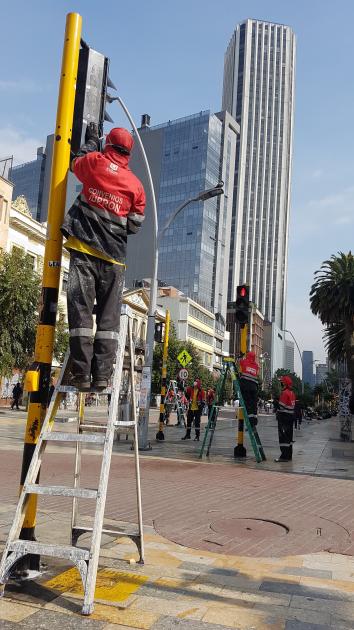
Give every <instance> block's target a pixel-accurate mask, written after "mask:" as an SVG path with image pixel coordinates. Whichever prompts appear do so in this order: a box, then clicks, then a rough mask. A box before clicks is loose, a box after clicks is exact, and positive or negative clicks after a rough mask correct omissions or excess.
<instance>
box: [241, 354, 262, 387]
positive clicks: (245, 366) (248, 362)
mask: <svg viewBox="0 0 354 630" xmlns="http://www.w3.org/2000/svg"><path fill="white" fill-rule="evenodd" d="M255 359H256V355H255V353H254V352H247V355H246V358H245V359H241V361H240V372H241V374H240V376H241V378H243V379H245V380H247V381H251V382H253V383H257V385H258V373H259V365H258V363H256V360H255Z"/></svg>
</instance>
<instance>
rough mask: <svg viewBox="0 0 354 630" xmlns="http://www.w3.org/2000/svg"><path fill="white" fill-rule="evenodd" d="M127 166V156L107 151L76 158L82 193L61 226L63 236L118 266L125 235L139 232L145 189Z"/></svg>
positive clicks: (124, 254)
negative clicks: (114, 262) (76, 239)
mask: <svg viewBox="0 0 354 630" xmlns="http://www.w3.org/2000/svg"><path fill="white" fill-rule="evenodd" d="M86 146H88V145H86ZM90 148H91V147H90ZM128 162H129V155H122V154H120V153H118V152H117V151H115V150H114V149H109V148H108V149H107V148H106V149H105V150H104V153H100V152H99V151H92V152H89V153H87V154H86V155H83V157H77V158H76V159H75V160H74V161H73V164H72V170H73V172H74V173H75V175H76V177H77V178H78V179H79V180H80V182H82V184H83V190H82V192H81V194H80V195H79V196H78V198H77V199H76V201H75V203H74V205H73V206H72V207H71V208H70V210H69V212H68V214H67V216H66V218H65V221H64V224H63V226H62V231H63V234H64V236H66V237H67V236H69V235H71V236H74V237H76V238H78V239H79V240H80V241H83V242H84V243H87V244H88V245H90V246H91V247H93V248H95V249H97V250H98V251H99V252H101V253H103V254H106V255H108V256H109V257H110V258H113V259H114V260H117V261H119V262H124V261H125V256H126V245H127V235H128V234H132V233H135V232H137V231H138V230H139V227H140V226H141V223H142V221H143V219H144V208H145V192H144V188H143V186H142V184H141V182H140V181H139V179H138V178H137V177H136V176H135V175H134V173H132V171H131V170H130V169H129V167H128Z"/></svg>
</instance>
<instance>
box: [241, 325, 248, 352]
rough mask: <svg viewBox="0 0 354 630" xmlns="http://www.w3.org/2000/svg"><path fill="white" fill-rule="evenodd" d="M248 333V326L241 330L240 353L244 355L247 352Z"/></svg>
mask: <svg viewBox="0 0 354 630" xmlns="http://www.w3.org/2000/svg"><path fill="white" fill-rule="evenodd" d="M247 332H248V326H247V324H245V325H244V326H242V328H241V338H240V351H241V353H242V354H246V352H247Z"/></svg>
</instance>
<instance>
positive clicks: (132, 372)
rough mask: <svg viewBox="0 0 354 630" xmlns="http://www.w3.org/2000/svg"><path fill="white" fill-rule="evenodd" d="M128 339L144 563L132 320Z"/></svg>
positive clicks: (139, 520)
mask: <svg viewBox="0 0 354 630" xmlns="http://www.w3.org/2000/svg"><path fill="white" fill-rule="evenodd" d="M128 340H129V354H130V384H131V400H132V419H133V422H134V464H135V481H136V498H137V511H138V528H139V554H140V559H139V563H140V564H144V556H145V550H144V526H143V511H142V501H141V479H140V466H139V437H138V423H137V415H136V392H135V370H134V346H133V331H132V321H131V319H129V321H128Z"/></svg>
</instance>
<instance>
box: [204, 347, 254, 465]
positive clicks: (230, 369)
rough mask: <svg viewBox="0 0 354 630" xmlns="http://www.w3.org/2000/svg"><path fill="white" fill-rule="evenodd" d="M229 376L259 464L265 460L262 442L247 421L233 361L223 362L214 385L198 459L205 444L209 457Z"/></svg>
mask: <svg viewBox="0 0 354 630" xmlns="http://www.w3.org/2000/svg"><path fill="white" fill-rule="evenodd" d="M229 374H230V376H231V380H232V387H233V391H234V394H235V396H237V398H238V399H239V401H240V406H241V408H242V409H243V415H244V422H245V425H246V427H247V430H248V435H249V438H250V441H251V445H252V449H253V452H254V455H255V458H256V461H257V463H260V462H262V461H265V460H266V456H265V453H264V450H263V446H262V442H261V439H260V437H259V434H258V431H257V428H256V427H255V428H254V429H253V428H252V425H251V422H250V420H249V417H248V413H247V409H246V405H245V402H244V400H243V396H242V393H241V388H240V384H239V381H238V376H237V369H236V364H235V361H234V360H232V361H224V366H223V371H222V374H221V376H220V378H219V380H218V382H217V385H216V395H215V399H214V402H213V405H212V407H211V410H210V413H209V417H208V422H207V426H206V428H205V431H204V438H203V442H202V445H201V448H200V451H199V458H200V459H201V458H202V457H203V454H204V450H205V447H206V444H207V443H208V446H207V450H206V456H207V457H208V456H209V453H210V448H211V445H212V442H213V438H214V433H215V429H216V423H217V419H218V415H219V409H220V405H221V403H222V400H223V394H224V391H225V384H226V380H227V377H228V375H229Z"/></svg>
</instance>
